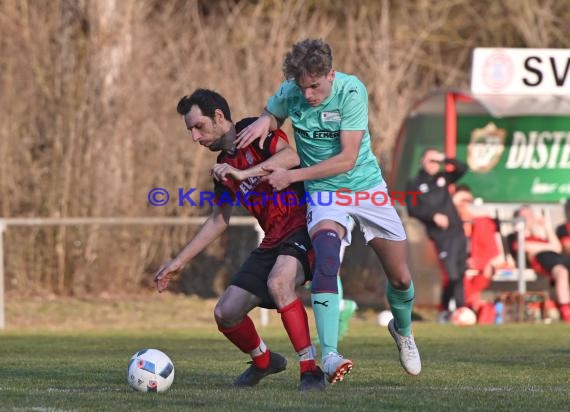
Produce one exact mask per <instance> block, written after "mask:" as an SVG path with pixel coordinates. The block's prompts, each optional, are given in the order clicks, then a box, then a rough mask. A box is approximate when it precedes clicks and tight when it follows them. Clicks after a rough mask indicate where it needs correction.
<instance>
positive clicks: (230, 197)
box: [214, 118, 307, 248]
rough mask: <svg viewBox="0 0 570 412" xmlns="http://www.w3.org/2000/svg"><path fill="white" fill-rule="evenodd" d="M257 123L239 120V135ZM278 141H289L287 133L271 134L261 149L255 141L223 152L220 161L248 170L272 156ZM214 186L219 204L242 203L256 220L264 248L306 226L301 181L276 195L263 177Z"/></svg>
mask: <svg viewBox="0 0 570 412" xmlns="http://www.w3.org/2000/svg"><path fill="white" fill-rule="evenodd" d="M255 120H256V119H255V118H247V119H243V120H241V121H239V122H238V123H236V132H237V133H239V132H240V131H241V130H242V129H243V128H245V127H246V126H247V125H249V124H251V123H253V121H255ZM279 139H283V140H285V141H286V142H288V139H287V135H286V134H285V132H283V131H282V130H280V129H277V130H275V131H273V132H270V134H269V135H268V137H267V138H266V139H265V142H264V145H263V148H260V147H259V141H258V140H256V141H254V142H252V143H251V144H250V145H249V146H247V147H245V148H243V149H238V150H237V151H236V152H235V153H233V154H228V153H226V152H222V153H221V154H220V155H219V156H218V159H217V162H218V163H227V164H229V165H230V166H233V167H235V168H236V169H239V170H245V169H249V168H250V167H252V166H254V165H257V164H259V163H262V162H264V161H265V160H267V159H268V158H270V157H271V156H273V155H274V154H275V153H276V147H277V142H278V141H279ZM214 187H215V199H214V203H215V204H216V205H218V206H223V205H224V203H225V204H226V205H228V204H229V205H238V204H241V205H242V206H243V207H245V208H246V209H247V211H248V212H249V213H250V214H251V215H252V216H253V217H255V218H256V219H257V221H258V222H259V225H260V226H261V228H262V229H263V231H264V232H265V236H264V238H263V241H262V242H261V245H260V247H261V248H271V247H275V246H277V245H278V244H279V243H280V242H282V241H283V240H285V239H287V237H288V236H289V235H290V234H292V233H293V232H295V231H296V230H299V229H300V228H306V226H307V221H306V205H305V203H303V204H301V203H302V198H303V194H304V189H303V183H302V182H299V183H295V184H293V185H291V186H289V187H287V188H286V189H284V190H282V191H279V192H274V191H273V188H272V187H271V185H270V184H269V183H267V182H264V181H262V178H261V177H252V178H248V179H246V180H243V181H237V180H235V179H233V178H231V177H228V179H227V180H226V181H225V182H223V183H222V182H218V181H216V180H214Z"/></svg>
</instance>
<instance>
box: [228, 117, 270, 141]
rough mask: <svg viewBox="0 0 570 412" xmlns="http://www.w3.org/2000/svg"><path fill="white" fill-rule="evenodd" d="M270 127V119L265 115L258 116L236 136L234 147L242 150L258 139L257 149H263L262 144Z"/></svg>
mask: <svg viewBox="0 0 570 412" xmlns="http://www.w3.org/2000/svg"><path fill="white" fill-rule="evenodd" d="M270 126H271V117H269V116H267V115H261V116H259V118H258V119H257V120H256V121H255V122H253V123H252V124H250V125H249V126H247V127H245V128H244V129H243V130H242V131H241V132H239V133H238V134H237V139H236V145H237V146H236V147H237V148H238V149H243V148H244V147H247V146H249V145H250V144H251V142H253V141H254V140H255V139H257V138H258V137H259V147H260V148H263V142H265V139H266V138H267V134H268V133H269V127H270Z"/></svg>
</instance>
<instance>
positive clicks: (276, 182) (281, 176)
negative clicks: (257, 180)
mask: <svg viewBox="0 0 570 412" xmlns="http://www.w3.org/2000/svg"><path fill="white" fill-rule="evenodd" d="M263 170H265V171H266V172H269V174H268V175H267V176H264V177H263V178H262V180H263V181H265V182H268V183H269V184H270V185H271V186H272V187H273V190H276V191H279V190H283V189H285V188H286V187H288V186H289V185H290V184H291V183H292V182H291V177H290V175H289V170H287V169H283V168H281V167H268V166H264V167H263Z"/></svg>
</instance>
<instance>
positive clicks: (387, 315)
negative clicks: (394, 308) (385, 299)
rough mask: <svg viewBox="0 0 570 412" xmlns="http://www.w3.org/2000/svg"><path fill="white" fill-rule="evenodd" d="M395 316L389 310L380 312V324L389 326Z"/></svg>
mask: <svg viewBox="0 0 570 412" xmlns="http://www.w3.org/2000/svg"><path fill="white" fill-rule="evenodd" d="M393 317H394V316H393V315H392V312H390V311H389V310H383V311H382V312H380V313H379V314H378V324H379V325H380V326H388V323H389V322H390V321H391V320H392V318H393Z"/></svg>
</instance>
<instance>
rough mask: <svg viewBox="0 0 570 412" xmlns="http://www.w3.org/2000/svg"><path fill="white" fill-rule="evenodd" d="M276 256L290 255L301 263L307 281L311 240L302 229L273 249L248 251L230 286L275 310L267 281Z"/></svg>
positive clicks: (310, 271)
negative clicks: (238, 288) (245, 291)
mask: <svg viewBox="0 0 570 412" xmlns="http://www.w3.org/2000/svg"><path fill="white" fill-rule="evenodd" d="M280 255H286V256H293V257H294V258H296V259H297V260H298V261H299V262H301V265H302V266H303V270H304V271H305V281H309V280H311V277H312V270H311V260H312V258H311V256H312V250H311V238H310V237H309V233H308V232H307V229H305V228H303V229H300V230H297V231H296V232H293V233H292V234H291V235H290V236H289V237H288V238H287V239H286V240H284V241H283V242H281V243H280V244H279V245H278V246H276V247H273V248H269V249H261V248H257V249H255V250H254V251H253V252H251V254H250V255H249V256H248V258H247V259H246V261H245V262H244V263H243V264H242V265H241V267H240V269H239V270H238V272H237V273H236V274H235V275H234V277H233V279H232V281H231V282H230V284H231V285H234V286H237V287H240V288H242V289H244V290H247V291H248V292H250V293H252V294H254V295H255V296H257V297H259V298H261V304H260V305H259V306H261V307H263V308H267V309H275V308H276V307H277V306H276V305H275V302H273V298H272V297H271V295H270V293H269V290H268V289H267V279H268V278H269V273H271V269H273V266H274V265H275V262H276V261H277V257H278V256H280Z"/></svg>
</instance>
